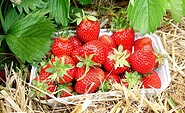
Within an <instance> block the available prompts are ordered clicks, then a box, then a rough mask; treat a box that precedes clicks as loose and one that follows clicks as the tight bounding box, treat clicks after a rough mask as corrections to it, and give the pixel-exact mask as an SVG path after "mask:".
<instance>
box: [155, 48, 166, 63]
mask: <svg viewBox="0 0 185 113" xmlns="http://www.w3.org/2000/svg"><path fill="white" fill-rule="evenodd" d="M154 54H155V55H156V62H157V63H158V65H159V66H161V65H163V64H164V59H166V58H167V57H168V55H167V54H163V53H162V52H160V51H158V50H157V48H154Z"/></svg>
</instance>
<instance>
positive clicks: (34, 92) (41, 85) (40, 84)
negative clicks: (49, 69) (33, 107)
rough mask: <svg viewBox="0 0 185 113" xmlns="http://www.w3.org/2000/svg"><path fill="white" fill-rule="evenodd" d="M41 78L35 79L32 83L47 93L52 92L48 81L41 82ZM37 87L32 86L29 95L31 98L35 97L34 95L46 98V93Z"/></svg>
mask: <svg viewBox="0 0 185 113" xmlns="http://www.w3.org/2000/svg"><path fill="white" fill-rule="evenodd" d="M39 81H40V80H38V81H37V80H33V81H32V85H33V86H35V87H36V88H37V89H39V90H42V91H44V92H47V93H51V92H49V91H48V90H47V89H48V88H49V86H48V84H47V83H46V81H43V82H39ZM37 89H35V88H31V91H30V92H29V97H30V98H34V97H38V98H40V97H43V98H45V99H46V94H44V93H42V92H40V91H39V90H37Z"/></svg>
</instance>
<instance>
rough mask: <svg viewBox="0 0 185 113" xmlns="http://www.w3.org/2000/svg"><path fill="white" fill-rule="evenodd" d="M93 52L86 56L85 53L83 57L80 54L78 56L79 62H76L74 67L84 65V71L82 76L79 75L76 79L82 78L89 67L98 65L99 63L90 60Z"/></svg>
mask: <svg viewBox="0 0 185 113" xmlns="http://www.w3.org/2000/svg"><path fill="white" fill-rule="evenodd" d="M93 56H94V54H90V55H89V56H87V54H85V58H82V57H80V56H78V59H79V60H80V62H78V63H77V65H76V67H79V68H80V67H83V66H85V73H84V74H83V76H82V77H80V78H79V79H77V81H79V80H81V79H83V78H84V77H85V76H86V74H87V72H88V71H89V70H90V67H94V66H100V64H99V63H96V62H94V61H93V60H92V58H93Z"/></svg>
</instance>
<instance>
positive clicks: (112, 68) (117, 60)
mask: <svg viewBox="0 0 185 113" xmlns="http://www.w3.org/2000/svg"><path fill="white" fill-rule="evenodd" d="M130 54H131V52H130V51H129V50H123V46H122V45H120V46H119V47H118V50H117V49H113V51H110V52H109V54H108V56H107V58H106V60H105V62H104V64H103V67H104V68H105V70H106V71H108V72H111V73H114V74H121V73H123V72H124V71H125V70H126V69H127V68H129V67H130V65H129V56H130Z"/></svg>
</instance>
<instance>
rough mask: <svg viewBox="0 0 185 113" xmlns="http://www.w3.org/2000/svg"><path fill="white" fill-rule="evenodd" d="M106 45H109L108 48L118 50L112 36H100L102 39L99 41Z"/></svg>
mask: <svg viewBox="0 0 185 113" xmlns="http://www.w3.org/2000/svg"><path fill="white" fill-rule="evenodd" d="M99 40H100V41H101V42H102V43H103V44H104V45H107V46H108V47H111V48H117V46H116V44H115V42H114V40H113V39H112V38H111V36H108V35H102V36H100V39H99Z"/></svg>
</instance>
